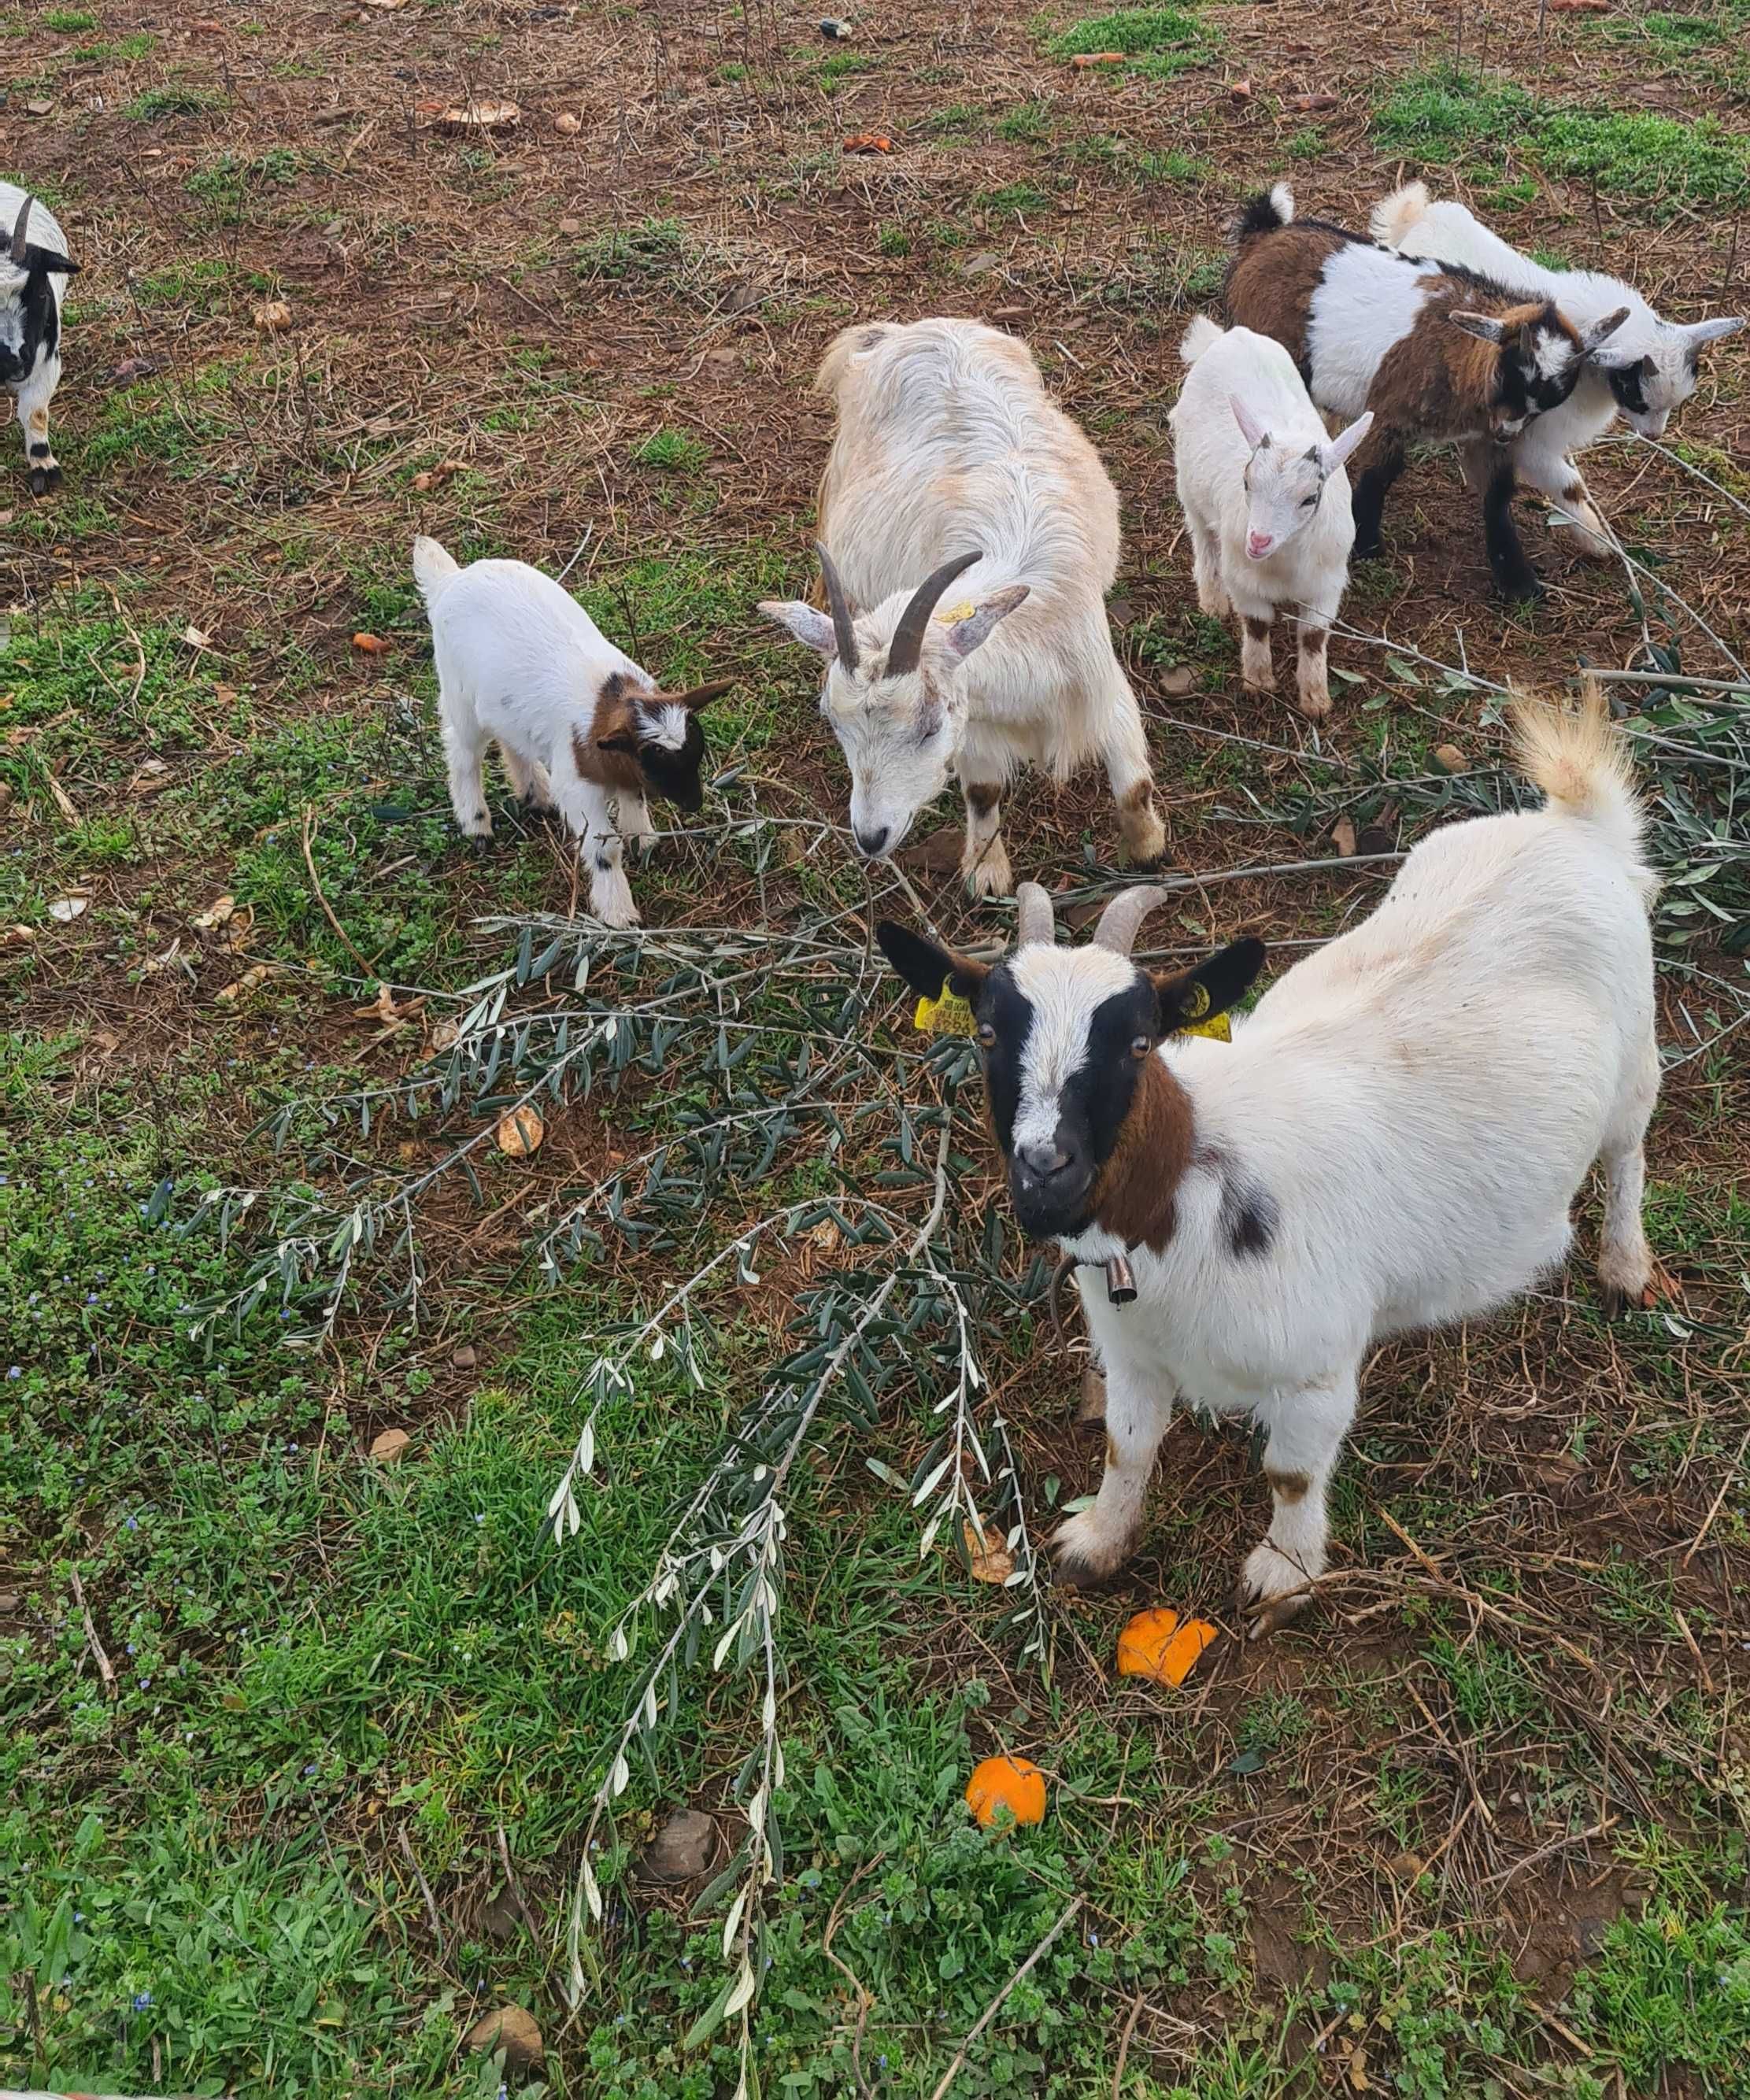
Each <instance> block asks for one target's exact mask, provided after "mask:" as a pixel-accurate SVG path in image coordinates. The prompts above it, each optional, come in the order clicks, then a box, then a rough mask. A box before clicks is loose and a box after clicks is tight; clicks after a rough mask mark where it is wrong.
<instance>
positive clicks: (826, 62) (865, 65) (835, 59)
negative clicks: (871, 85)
mask: <svg viewBox="0 0 1750 2100" xmlns="http://www.w3.org/2000/svg"><path fill="white" fill-rule="evenodd" d="M880 68H881V61H880V60H879V59H873V58H871V57H870V56H869V55H868V52H867V51H834V52H833V55H832V56H831V57H830V58H825V59H823V60H821V61H820V75H819V78H820V85H821V86H822V87H823V88H824V89H825V90H826V92H827V93H828V94H829V95H835V94H837V91H838V83H839V82H841V81H842V80H849V79H850V78H851V76H852V75H853V74H855V73H877V72H878V71H879V70H880Z"/></svg>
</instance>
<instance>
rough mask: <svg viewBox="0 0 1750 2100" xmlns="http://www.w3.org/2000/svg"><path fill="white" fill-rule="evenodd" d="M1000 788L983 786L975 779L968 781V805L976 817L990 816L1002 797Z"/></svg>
mask: <svg viewBox="0 0 1750 2100" xmlns="http://www.w3.org/2000/svg"><path fill="white" fill-rule="evenodd" d="M1001 795H1002V790H1001V788H1000V787H980V786H979V784H978V783H976V782H975V781H971V780H969V781H968V782H967V783H966V807H967V808H968V809H969V810H971V812H972V814H974V816H975V817H988V816H989V814H990V813H991V812H992V810H994V809H995V808H996V806H997V802H998V801H999V800H1000V799H1001Z"/></svg>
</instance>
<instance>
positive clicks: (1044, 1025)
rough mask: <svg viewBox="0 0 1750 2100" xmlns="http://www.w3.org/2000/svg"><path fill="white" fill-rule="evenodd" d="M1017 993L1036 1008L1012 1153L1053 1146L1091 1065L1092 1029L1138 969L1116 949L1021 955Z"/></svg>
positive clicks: (1038, 949) (1016, 964)
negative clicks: (1074, 1089) (1068, 1099)
mask: <svg viewBox="0 0 1750 2100" xmlns="http://www.w3.org/2000/svg"><path fill="white" fill-rule="evenodd" d="M1009 974H1010V977H1012V978H1013V979H1014V987H1015V990H1017V991H1019V993H1020V994H1021V995H1022V996H1023V998H1024V999H1026V1000H1027V1004H1028V1005H1029V1006H1031V1007H1032V1009H1033V1025H1032V1028H1031V1029H1030V1030H1028V1031H1027V1043H1026V1047H1025V1048H1024V1049H1023V1052H1022V1053H1021V1094H1020V1099H1019V1101H1018V1102H1017V1103H1016V1105H1015V1112H1014V1131H1013V1132H1012V1134H1011V1136H1010V1145H1011V1146H1015V1145H1050V1143H1051V1141H1052V1139H1053V1137H1054V1136H1055V1134H1056V1132H1057V1127H1058V1116H1059V1114H1061V1110H1060V1108H1059V1097H1060V1096H1061V1095H1062V1094H1063V1089H1064V1087H1066V1086H1067V1084H1068V1083H1069V1082H1070V1080H1071V1079H1073V1078H1074V1077H1075V1075H1076V1073H1077V1072H1078V1071H1079V1070H1080V1068H1081V1067H1082V1065H1084V1064H1085V1063H1086V1061H1087V1057H1088V1030H1089V1026H1091V1024H1092V1022H1093V1020H1094V1014H1095V1012H1097V1011H1098V1008H1100V1006H1101V1005H1102V1004H1103V1003H1104V1002H1105V1001H1106V1000H1107V999H1110V998H1111V995H1112V994H1113V993H1114V992H1120V991H1128V990H1129V988H1130V986H1131V985H1132V984H1133V983H1134V982H1135V978H1136V966H1135V964H1134V963H1131V962H1129V961H1128V960H1126V959H1125V957H1124V956H1122V955H1114V954H1113V953H1112V951H1111V949H1109V948H1048V947H1046V946H1045V944H1044V943H1043V942H1040V943H1039V944H1037V945H1036V946H1030V947H1025V948H1019V949H1017V950H1016V951H1015V952H1014V955H1013V956H1011V957H1010V963H1009Z"/></svg>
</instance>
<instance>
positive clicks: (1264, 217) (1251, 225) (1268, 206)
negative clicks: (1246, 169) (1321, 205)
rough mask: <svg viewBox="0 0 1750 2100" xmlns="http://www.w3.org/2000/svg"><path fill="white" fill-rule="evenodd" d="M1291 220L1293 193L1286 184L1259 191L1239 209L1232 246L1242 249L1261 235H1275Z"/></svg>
mask: <svg viewBox="0 0 1750 2100" xmlns="http://www.w3.org/2000/svg"><path fill="white" fill-rule="evenodd" d="M1293 218H1294V192H1293V190H1291V189H1290V188H1288V184H1287V183H1277V184H1276V185H1275V188H1273V189H1271V190H1267V191H1264V190H1261V191H1260V192H1258V194H1257V196H1254V197H1248V198H1247V199H1246V201H1245V202H1244V204H1243V205H1241V206H1240V216H1239V218H1236V219H1235V221H1234V245H1235V247H1236V248H1243V247H1244V245H1245V244H1246V242H1247V241H1248V240H1256V239H1257V236H1258V235H1259V234H1261V233H1275V232H1279V230H1280V229H1281V228H1282V227H1284V226H1288V225H1290V224H1292V223H1293Z"/></svg>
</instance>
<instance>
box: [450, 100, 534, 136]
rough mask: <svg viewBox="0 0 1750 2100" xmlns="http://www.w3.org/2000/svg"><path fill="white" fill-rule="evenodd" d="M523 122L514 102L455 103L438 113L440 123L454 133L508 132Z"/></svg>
mask: <svg viewBox="0 0 1750 2100" xmlns="http://www.w3.org/2000/svg"><path fill="white" fill-rule="evenodd" d="M438 121H439V123H440V124H441V125H444V126H445V127H446V128H447V129H449V130H453V131H508V130H510V127H511V126H513V125H515V124H520V123H521V122H522V121H523V113H522V111H521V110H520V109H519V108H518V107H517V105H516V104H515V103H514V102H479V101H475V102H453V103H450V104H449V105H448V106H447V107H446V108H444V109H442V110H440V112H439V113H438Z"/></svg>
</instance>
